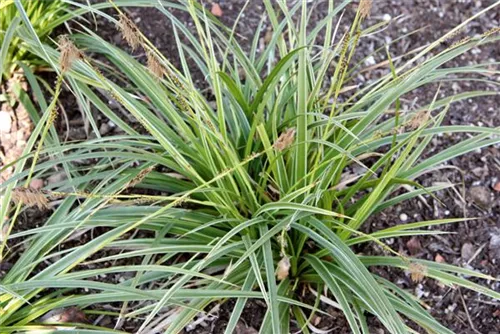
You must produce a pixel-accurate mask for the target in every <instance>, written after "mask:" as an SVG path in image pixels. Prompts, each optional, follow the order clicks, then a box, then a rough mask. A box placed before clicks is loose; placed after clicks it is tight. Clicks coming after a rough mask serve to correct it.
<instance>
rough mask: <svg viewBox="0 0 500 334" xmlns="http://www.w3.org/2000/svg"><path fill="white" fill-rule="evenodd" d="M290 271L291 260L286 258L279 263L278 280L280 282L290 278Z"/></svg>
mask: <svg viewBox="0 0 500 334" xmlns="http://www.w3.org/2000/svg"><path fill="white" fill-rule="evenodd" d="M289 271H290V259H289V258H288V257H287V256H284V257H283V258H282V259H281V260H280V262H278V268H277V269H276V278H278V280H279V281H282V280H284V279H285V278H287V277H288V273H289Z"/></svg>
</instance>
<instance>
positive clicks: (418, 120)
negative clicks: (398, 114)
mask: <svg viewBox="0 0 500 334" xmlns="http://www.w3.org/2000/svg"><path fill="white" fill-rule="evenodd" d="M429 117H430V113H429V111H428V110H420V111H419V112H418V113H416V114H415V116H413V118H412V119H411V120H410V123H409V124H408V127H409V128H410V129H411V130H415V129H418V128H420V127H421V126H422V125H424V124H425V123H427V121H428V120H429Z"/></svg>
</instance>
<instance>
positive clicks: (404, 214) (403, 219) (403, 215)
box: [399, 213, 408, 222]
mask: <svg viewBox="0 0 500 334" xmlns="http://www.w3.org/2000/svg"><path fill="white" fill-rule="evenodd" d="M399 219H400V220H401V221H402V222H405V221H407V220H408V215H407V214H406V213H402V214H400V215H399Z"/></svg>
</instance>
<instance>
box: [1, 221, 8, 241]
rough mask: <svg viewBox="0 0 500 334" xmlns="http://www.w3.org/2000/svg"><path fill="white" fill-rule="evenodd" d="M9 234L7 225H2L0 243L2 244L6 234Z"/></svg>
mask: <svg viewBox="0 0 500 334" xmlns="http://www.w3.org/2000/svg"><path fill="white" fill-rule="evenodd" d="M8 232H9V224H7V223H6V224H3V225H2V228H1V229H0V242H3V241H4V239H5V237H6V235H7V233H8Z"/></svg>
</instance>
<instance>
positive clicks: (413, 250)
mask: <svg viewBox="0 0 500 334" xmlns="http://www.w3.org/2000/svg"><path fill="white" fill-rule="evenodd" d="M406 247H407V248H408V251H409V252H410V254H411V255H416V254H418V253H419V252H420V251H421V250H422V244H421V243H420V240H419V239H418V237H417V236H415V237H411V239H410V240H408V242H407V243H406Z"/></svg>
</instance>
